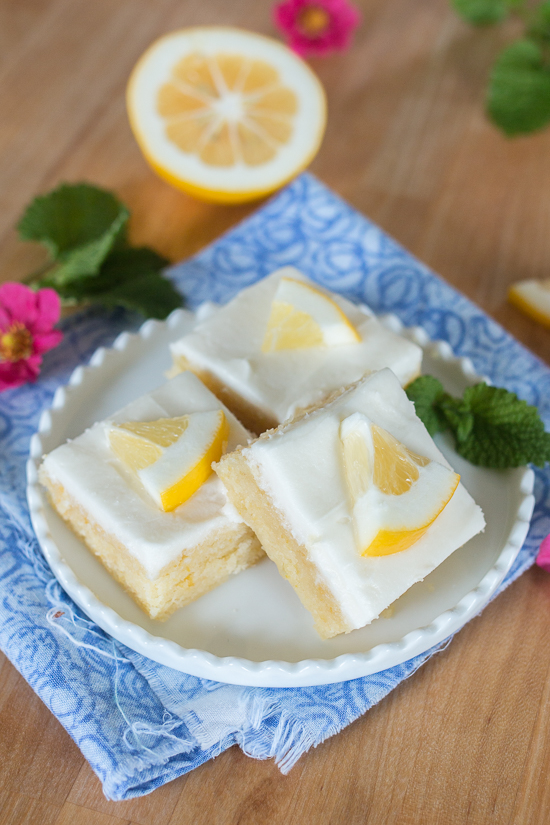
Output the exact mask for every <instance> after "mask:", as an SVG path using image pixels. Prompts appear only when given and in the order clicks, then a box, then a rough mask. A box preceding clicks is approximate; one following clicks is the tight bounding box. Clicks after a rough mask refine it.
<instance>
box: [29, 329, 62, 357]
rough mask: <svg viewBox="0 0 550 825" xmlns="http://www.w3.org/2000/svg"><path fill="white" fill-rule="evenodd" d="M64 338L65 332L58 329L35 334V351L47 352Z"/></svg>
mask: <svg viewBox="0 0 550 825" xmlns="http://www.w3.org/2000/svg"><path fill="white" fill-rule="evenodd" d="M62 339H63V333H62V332H60V331H59V330H58V329H52V330H51V332H41V333H40V334H39V335H35V338H34V342H33V350H34V352H35V353H42V352H47V351H48V350H49V349H53V348H54V347H56V346H57V345H58V344H59V343H60V342H61V340H62Z"/></svg>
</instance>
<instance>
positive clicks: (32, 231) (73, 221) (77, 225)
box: [17, 183, 129, 260]
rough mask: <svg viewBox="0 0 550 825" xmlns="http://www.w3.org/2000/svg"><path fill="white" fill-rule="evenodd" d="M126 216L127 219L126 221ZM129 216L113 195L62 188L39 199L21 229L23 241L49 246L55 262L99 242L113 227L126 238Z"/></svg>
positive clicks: (89, 187)
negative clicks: (115, 225) (115, 224)
mask: <svg viewBox="0 0 550 825" xmlns="http://www.w3.org/2000/svg"><path fill="white" fill-rule="evenodd" d="M122 216H125V220H124V218H123V217H122ZM128 217H129V212H128V210H127V209H126V207H125V206H124V204H122V203H121V202H120V201H119V200H118V199H117V198H116V197H115V196H114V195H113V194H111V193H110V192H107V191H105V190H104V189H100V188H99V187H97V186H92V185H90V184H87V183H78V184H62V185H61V186H59V187H58V188H57V189H54V190H53V191H52V192H49V193H48V194H47V195H42V196H39V197H37V198H35V199H34V200H33V201H32V203H31V204H30V205H29V206H28V207H27V209H26V210H25V212H24V214H23V216H22V217H21V219H20V221H19V223H18V225H17V229H18V231H19V235H20V237H21V238H22V240H26V241H38V242H40V243H43V244H45V246H46V247H47V248H48V250H49V252H50V255H51V256H52V258H53V259H54V260H58V259H60V258H64V257H65V256H67V255H69V254H70V253H71V252H73V251H74V250H76V249H78V248H79V247H83V246H87V245H89V244H91V243H93V242H95V241H99V239H100V238H102V237H103V236H104V235H106V234H107V233H109V232H110V230H111V228H112V226H113V224H114V223H115V222H117V225H118V227H119V229H118V232H119V235H118V238H121V237H123V233H124V227H125V224H126V221H127V220H128Z"/></svg>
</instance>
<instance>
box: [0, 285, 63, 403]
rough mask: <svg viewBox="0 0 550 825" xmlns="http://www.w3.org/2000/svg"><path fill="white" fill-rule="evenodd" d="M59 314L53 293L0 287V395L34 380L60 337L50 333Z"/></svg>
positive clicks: (56, 295) (7, 286)
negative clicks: (43, 361) (45, 357)
mask: <svg viewBox="0 0 550 825" xmlns="http://www.w3.org/2000/svg"><path fill="white" fill-rule="evenodd" d="M60 311H61V306H60V301H59V296H58V294H57V292H55V291H54V290H53V289H39V290H38V292H33V290H32V289H29V287H27V286H23V284H16V283H7V284H2V286H0V392H3V391H4V390H7V389H10V388H11V387H19V386H21V384H25V383H26V382H27V381H35V380H36V378H37V377H38V373H39V372H40V365H41V363H42V354H43V353H44V352H46V351H47V350H49V349H52V347H56V346H57V345H58V344H59V342H60V341H61V339H62V337H63V334H62V333H61V332H59V331H58V330H55V329H53V325H54V324H55V323H57V321H58V320H59V314H60Z"/></svg>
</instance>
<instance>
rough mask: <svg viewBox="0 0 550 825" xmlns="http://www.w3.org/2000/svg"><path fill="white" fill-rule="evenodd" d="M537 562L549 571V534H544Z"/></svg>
mask: <svg viewBox="0 0 550 825" xmlns="http://www.w3.org/2000/svg"><path fill="white" fill-rule="evenodd" d="M537 564H538V566H539V567H542V569H543V570H546V572H547V573H550V536H546V538H545V539H544V540H543V542H542V544H541V546H540V548H539V552H538V556H537Z"/></svg>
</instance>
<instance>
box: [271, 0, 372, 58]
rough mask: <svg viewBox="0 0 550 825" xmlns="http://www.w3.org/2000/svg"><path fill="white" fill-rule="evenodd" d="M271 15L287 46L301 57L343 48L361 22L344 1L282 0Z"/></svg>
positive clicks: (353, 9)
mask: <svg viewBox="0 0 550 825" xmlns="http://www.w3.org/2000/svg"><path fill="white" fill-rule="evenodd" d="M273 17H274V21H275V25H276V26H278V28H279V29H280V30H281V31H282V32H283V34H285V35H286V37H287V40H288V45H289V46H290V48H291V49H294V51H295V52H297V53H298V54H300V55H302V57H308V56H310V55H324V54H328V53H329V52H332V51H342V50H344V49H347V47H348V46H349V45H350V42H351V37H352V34H353V31H354V30H355V29H356V28H357V26H358V25H359V23H360V22H361V15H360V13H359V10H358V9H356V8H355V6H353V5H352V4H351V3H349V2H348V0H284V2H283V3H279V4H278V5H277V6H275V9H274V11H273Z"/></svg>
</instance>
